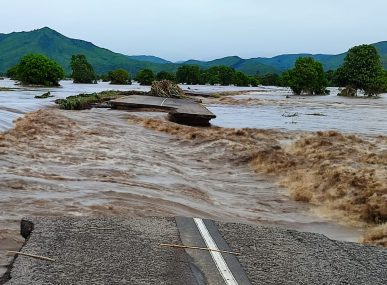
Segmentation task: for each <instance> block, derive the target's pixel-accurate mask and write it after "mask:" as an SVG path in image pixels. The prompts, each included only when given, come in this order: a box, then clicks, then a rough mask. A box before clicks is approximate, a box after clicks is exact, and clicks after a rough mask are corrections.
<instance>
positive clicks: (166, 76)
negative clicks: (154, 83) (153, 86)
mask: <svg viewBox="0 0 387 285" xmlns="http://www.w3.org/2000/svg"><path fill="white" fill-rule="evenodd" d="M156 80H158V81H161V80H169V81H173V82H174V81H176V75H175V73H172V72H167V71H160V72H159V73H157V75H156Z"/></svg>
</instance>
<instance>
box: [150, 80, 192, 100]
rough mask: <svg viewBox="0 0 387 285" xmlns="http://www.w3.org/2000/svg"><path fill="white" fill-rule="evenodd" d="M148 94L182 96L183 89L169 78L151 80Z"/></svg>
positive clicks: (166, 96)
mask: <svg viewBox="0 0 387 285" xmlns="http://www.w3.org/2000/svg"><path fill="white" fill-rule="evenodd" d="M149 95H150V96H155V97H165V98H183V97H185V94H184V92H183V90H181V88H180V87H179V86H178V85H177V84H176V83H174V82H172V81H169V80H161V81H153V83H152V87H151V91H150V92H149Z"/></svg>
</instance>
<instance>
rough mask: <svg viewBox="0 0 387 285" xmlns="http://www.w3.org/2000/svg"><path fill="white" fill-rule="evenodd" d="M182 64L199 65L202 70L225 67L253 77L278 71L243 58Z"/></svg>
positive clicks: (236, 57)
mask: <svg viewBox="0 0 387 285" xmlns="http://www.w3.org/2000/svg"><path fill="white" fill-rule="evenodd" d="M184 64H195V65H199V66H200V67H202V68H210V67H212V66H219V65H226V66H229V67H233V68H235V69H236V70H239V71H242V72H244V73H246V74H250V75H254V74H257V73H260V74H266V73H276V72H279V71H280V70H279V69H277V68H276V67H273V66H270V65H267V64H265V63H262V62H259V61H257V60H256V59H243V58H240V57H239V56H228V57H224V58H220V59H215V60H212V61H198V60H188V61H186V62H184Z"/></svg>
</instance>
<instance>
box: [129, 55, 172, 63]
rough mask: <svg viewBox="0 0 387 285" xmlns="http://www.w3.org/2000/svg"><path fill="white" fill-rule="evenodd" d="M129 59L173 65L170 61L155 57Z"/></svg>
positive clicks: (134, 56) (130, 56) (135, 56)
mask: <svg viewBox="0 0 387 285" xmlns="http://www.w3.org/2000/svg"><path fill="white" fill-rule="evenodd" d="M128 57H129V58H130V59H133V60H137V61H146V62H151V63H161V64H165V63H172V62H170V61H168V60H165V59H163V58H160V57H157V56H153V55H129V56H128Z"/></svg>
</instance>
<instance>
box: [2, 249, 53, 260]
mask: <svg viewBox="0 0 387 285" xmlns="http://www.w3.org/2000/svg"><path fill="white" fill-rule="evenodd" d="M9 254H18V255H23V256H28V257H32V258H36V259H41V260H47V261H55V259H52V258H49V257H45V256H40V255H35V254H30V253H24V252H19V251H12V250H9V251H7V255H9Z"/></svg>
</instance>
